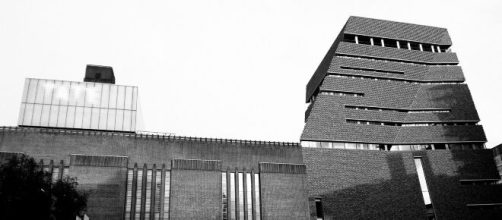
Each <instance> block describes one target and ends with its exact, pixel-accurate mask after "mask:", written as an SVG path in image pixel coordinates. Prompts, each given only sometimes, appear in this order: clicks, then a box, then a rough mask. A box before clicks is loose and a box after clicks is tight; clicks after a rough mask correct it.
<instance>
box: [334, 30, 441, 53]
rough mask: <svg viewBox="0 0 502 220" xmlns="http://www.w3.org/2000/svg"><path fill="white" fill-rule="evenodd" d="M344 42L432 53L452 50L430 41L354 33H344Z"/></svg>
mask: <svg viewBox="0 0 502 220" xmlns="http://www.w3.org/2000/svg"><path fill="white" fill-rule="evenodd" d="M343 42H348V43H355V44H366V45H372V46H380V47H392V48H397V49H404V50H418V51H424V52H431V53H447V52H450V49H449V48H450V46H447V45H437V44H429V43H419V42H412V41H405V40H396V39H388V38H379V37H369V36H362V35H354V34H344V36H343Z"/></svg>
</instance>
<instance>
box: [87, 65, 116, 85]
mask: <svg viewBox="0 0 502 220" xmlns="http://www.w3.org/2000/svg"><path fill="white" fill-rule="evenodd" d="M84 82H99V83H111V84H115V75H114V74H113V68H112V67H111V66H99V65H90V64H88V65H87V67H86V69H85V78H84Z"/></svg>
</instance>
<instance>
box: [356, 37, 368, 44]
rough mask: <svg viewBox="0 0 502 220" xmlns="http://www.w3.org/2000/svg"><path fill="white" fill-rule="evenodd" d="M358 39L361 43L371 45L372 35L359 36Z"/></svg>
mask: <svg viewBox="0 0 502 220" xmlns="http://www.w3.org/2000/svg"><path fill="white" fill-rule="evenodd" d="M357 39H358V40H359V44H367V45H371V40H370V37H365V36H357Z"/></svg>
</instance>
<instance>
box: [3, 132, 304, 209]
mask: <svg viewBox="0 0 502 220" xmlns="http://www.w3.org/2000/svg"><path fill="white" fill-rule="evenodd" d="M0 151H4V152H23V153H25V154H27V155H29V156H32V157H34V158H35V159H36V160H37V161H38V160H40V159H43V160H44V161H56V162H55V163H58V164H59V162H60V161H61V160H62V161H63V163H64V164H66V165H67V164H70V161H71V164H72V165H70V168H69V174H70V176H76V177H77V178H78V182H79V183H80V187H81V188H82V189H85V190H87V191H90V192H91V195H90V198H89V208H88V213H89V217H90V218H91V219H122V218H123V214H124V211H125V191H126V179H127V169H128V168H129V169H132V168H134V167H135V166H137V167H139V168H142V167H143V169H152V168H153V166H154V165H156V167H157V169H160V168H161V167H165V170H167V171H168V172H169V171H171V184H172V185H171V189H172V190H171V199H170V201H171V202H170V203H169V207H170V211H171V214H170V215H171V218H172V219H182V218H183V219H185V218H192V217H193V218H194V219H207V218H209V219H219V218H221V205H222V201H221V178H222V177H221V172H222V171H227V170H231V171H235V170H237V171H238V172H243V171H245V172H251V171H252V172H254V173H259V172H258V170H259V164H260V163H261V162H268V163H284V164H288V163H289V164H302V163H303V159H302V153H301V148H300V146H299V145H298V144H297V143H279V142H258V141H241V140H224V139H206V138H190V137H169V136H156V135H153V136H152V135H149V136H145V135H135V134H127V133H116V132H96V131H77V130H62V129H59V130H58V129H43V128H0ZM103 155H110V156H103ZM0 159H1V158H0ZM201 161H203V162H201ZM143 175H146V173H143ZM274 175H275V174H269V175H268V176H269V178H268V179H267V178H266V179H263V180H261V181H265V182H267V181H269V182H271V181H276V182H277V181H279V182H281V181H282V182H281V183H282V184H284V186H283V187H282V188H274V189H268V187H263V186H262V190H265V191H266V192H268V191H267V190H269V191H273V192H274V193H275V195H281V194H287V193H292V195H294V196H292V197H291V198H290V199H291V200H290V202H289V203H281V202H280V201H281V200H276V201H275V203H279V204H280V206H279V205H276V204H274V203H270V204H271V205H272V206H273V207H274V210H275V211H277V212H278V213H282V215H285V213H290V212H294V211H295V210H300V211H299V212H301V211H305V210H308V207H304V208H303V209H300V208H299V207H300V206H299V205H298V204H301V202H302V201H306V197H304V198H305V199H304V200H301V199H300V198H301V197H299V195H303V194H304V193H305V188H304V184H303V182H302V181H304V180H303V179H302V178H304V177H303V174H302V175H298V174H294V175H292V176H288V175H282V174H277V175H278V177H277V178H276V177H273V176H274ZM300 176H302V177H300ZM290 183H294V185H288V184H290ZM134 187H135V185H133V188H134ZM281 190H282V191H281ZM132 193H133V197H134V195H136V192H135V191H134V190H133V192H132ZM161 198H163V195H162V196H161ZM268 198H272V197H268ZM295 199H298V201H296V202H294V201H295ZM143 202H144V199H143ZM135 203H136V202H135V201H132V204H133V206H134V205H135ZM143 204H144V203H143ZM262 207H263V209H267V208H268V207H266V206H265V205H263V204H262ZM134 212H135V211H134V207H133V211H132V212H131V213H132V214H133V213H134ZM295 215H296V214H295ZM270 216H272V217H266V216H264V217H263V218H262V219H275V218H274V217H273V216H274V215H270Z"/></svg>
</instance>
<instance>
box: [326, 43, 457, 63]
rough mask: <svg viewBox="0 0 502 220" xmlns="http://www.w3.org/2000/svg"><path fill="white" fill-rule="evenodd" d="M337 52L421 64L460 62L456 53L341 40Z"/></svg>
mask: <svg viewBox="0 0 502 220" xmlns="http://www.w3.org/2000/svg"><path fill="white" fill-rule="evenodd" d="M335 53H336V54H339V55H351V56H358V57H366V58H377V59H385V60H392V61H403V62H412V63H420V64H458V58H457V54H455V53H431V52H422V51H416V50H403V49H397V48H392V47H380V46H372V45H365V44H354V43H347V42H340V44H339V45H338V47H337V49H336V52H335Z"/></svg>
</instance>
